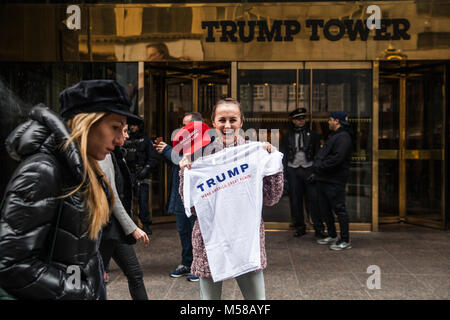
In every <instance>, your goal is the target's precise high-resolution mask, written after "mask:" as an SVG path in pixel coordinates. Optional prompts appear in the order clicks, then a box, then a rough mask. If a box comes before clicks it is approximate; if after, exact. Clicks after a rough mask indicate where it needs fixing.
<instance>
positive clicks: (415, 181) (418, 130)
mask: <svg viewBox="0 0 450 320" xmlns="http://www.w3.org/2000/svg"><path fill="white" fill-rule="evenodd" d="M382 69H383V71H382V72H383V76H382V77H380V90H379V92H380V93H379V106H380V111H379V112H380V130H379V132H380V134H379V190H380V191H379V216H380V217H381V218H382V219H381V222H383V218H385V219H384V222H395V221H406V222H411V223H417V224H421V225H426V226H431V227H439V228H443V227H444V201H445V199H444V194H445V183H444V173H445V170H444V165H445V163H444V149H445V143H444V142H445V141H444V135H445V122H444V110H445V96H444V86H445V82H444V66H443V65H435V66H431V67H430V66H427V65H426V64H423V63H422V64H421V63H417V62H409V63H403V64H397V66H394V65H393V64H385V66H384V68H382ZM388 70H389V71H388Z"/></svg>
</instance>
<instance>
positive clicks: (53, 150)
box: [0, 104, 105, 299]
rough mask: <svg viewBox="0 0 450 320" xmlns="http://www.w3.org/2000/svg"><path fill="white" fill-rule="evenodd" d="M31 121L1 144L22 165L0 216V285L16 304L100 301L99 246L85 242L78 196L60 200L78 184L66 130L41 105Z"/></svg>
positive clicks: (78, 169) (78, 163)
mask: <svg viewBox="0 0 450 320" xmlns="http://www.w3.org/2000/svg"><path fill="white" fill-rule="evenodd" d="M30 118H31V120H29V121H27V122H25V123H23V124H21V125H19V126H18V127H17V128H16V129H15V130H14V131H13V132H12V133H11V134H10V135H9V136H8V138H7V139H6V148H7V150H8V152H9V154H10V156H11V157H12V158H14V159H16V160H22V162H21V163H20V164H19V166H18V167H17V169H16V170H15V172H14V173H13V175H12V177H11V180H10V181H9V183H8V186H7V188H6V191H5V195H4V204H3V207H2V210H1V212H0V286H1V287H2V288H3V289H5V290H6V291H8V292H9V293H10V294H12V295H13V296H16V297H17V298H19V299H100V298H103V297H104V290H105V287H104V282H103V264H102V261H101V257H100V255H99V253H98V250H97V241H93V240H90V239H89V237H88V230H87V226H86V224H85V220H86V218H87V215H88V210H87V207H86V201H85V198H84V196H83V193H82V191H78V192H76V193H75V194H73V195H71V196H69V197H66V198H64V199H63V200H60V199H57V197H58V196H61V195H64V194H67V193H68V192H69V191H71V190H73V188H74V187H76V186H77V185H79V184H80V183H81V181H82V178H83V162H82V160H81V155H80V152H79V149H78V147H77V145H76V144H75V143H72V144H71V145H70V146H69V148H68V149H67V150H65V151H63V150H62V148H61V147H60V146H61V145H62V144H63V143H64V142H65V141H67V139H68V138H69V137H70V134H69V131H68V129H67V127H66V126H65V124H64V123H63V122H62V120H61V118H60V117H59V116H58V115H57V114H55V113H54V112H53V111H51V110H50V109H48V108H46V107H45V106H44V105H42V104H40V105H38V106H35V107H34V108H33V109H32V110H31V112H30ZM60 201H62V210H61V218H60V224H59V228H58V231H57V232H56V245H55V249H54V254H53V259H52V263H51V264H49V263H48V259H47V258H48V256H49V251H50V246H51V242H52V240H53V236H54V235H55V232H54V226H55V222H56V216H57V213H58V212H59V210H58V208H59V204H60ZM69 266H70V267H71V268H69V269H68V267H69ZM78 274H79V275H80V276H81V277H80V278H78V279H79V280H80V282H78V281H77V279H76V276H77V275H78Z"/></svg>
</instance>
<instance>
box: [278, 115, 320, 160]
mask: <svg viewBox="0 0 450 320" xmlns="http://www.w3.org/2000/svg"><path fill="white" fill-rule="evenodd" d="M303 130H304V140H303V148H304V152H305V156H306V160H307V161H313V160H314V157H315V155H316V154H317V152H318V151H319V149H320V138H319V135H318V134H317V132H315V131H314V130H310V129H309V125H308V124H305V126H304V129H303ZM295 133H296V132H295V131H294V127H292V128H291V129H290V130H289V132H288V133H287V134H286V135H285V136H284V137H283V141H282V143H281V152H282V153H284V155H285V156H284V157H283V165H284V167H286V166H287V164H288V162H290V161H292V160H294V158H295V153H296V149H295Z"/></svg>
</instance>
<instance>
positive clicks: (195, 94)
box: [192, 75, 198, 112]
mask: <svg viewBox="0 0 450 320" xmlns="http://www.w3.org/2000/svg"><path fill="white" fill-rule="evenodd" d="M192 111H193V112H198V76H197V75H195V76H193V77H192Z"/></svg>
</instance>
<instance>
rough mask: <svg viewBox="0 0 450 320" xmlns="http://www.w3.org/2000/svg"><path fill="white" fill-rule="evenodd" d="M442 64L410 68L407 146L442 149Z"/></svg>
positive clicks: (407, 86)
mask: <svg viewBox="0 0 450 320" xmlns="http://www.w3.org/2000/svg"><path fill="white" fill-rule="evenodd" d="M443 73H444V71H443V67H442V66H439V67H434V68H430V69H426V70H425V71H422V72H420V71H412V72H411V74H410V75H409V76H408V78H407V81H406V148H407V149H441V148H442V143H443V141H442V139H443V136H442V132H443V126H444V113H443V112H444V108H443V101H444V97H443V89H442V88H443V85H444V77H443Z"/></svg>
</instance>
